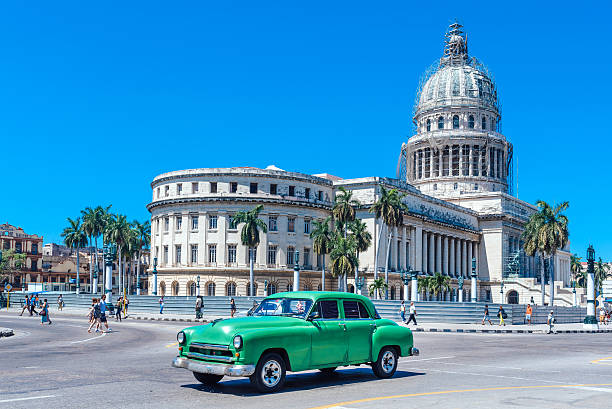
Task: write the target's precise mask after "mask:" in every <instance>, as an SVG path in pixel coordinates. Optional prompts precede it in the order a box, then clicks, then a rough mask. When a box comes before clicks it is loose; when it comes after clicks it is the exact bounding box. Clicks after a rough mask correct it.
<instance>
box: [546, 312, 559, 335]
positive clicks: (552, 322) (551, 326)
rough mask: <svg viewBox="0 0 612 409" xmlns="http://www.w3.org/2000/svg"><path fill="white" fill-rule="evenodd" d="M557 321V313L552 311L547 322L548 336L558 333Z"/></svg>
mask: <svg viewBox="0 0 612 409" xmlns="http://www.w3.org/2000/svg"><path fill="white" fill-rule="evenodd" d="M556 321H557V319H556V318H555V312H554V311H553V310H550V314H548V319H547V320H546V323H547V324H548V331H547V332H546V333H547V334H556V333H557V330H556V329H555V322H556Z"/></svg>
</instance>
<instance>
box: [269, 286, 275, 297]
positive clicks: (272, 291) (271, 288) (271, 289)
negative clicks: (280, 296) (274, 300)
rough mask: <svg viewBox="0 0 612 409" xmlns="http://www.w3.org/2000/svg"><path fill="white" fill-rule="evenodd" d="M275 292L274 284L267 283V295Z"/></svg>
mask: <svg viewBox="0 0 612 409" xmlns="http://www.w3.org/2000/svg"><path fill="white" fill-rule="evenodd" d="M272 294H276V284H274V283H270V284H268V295H272Z"/></svg>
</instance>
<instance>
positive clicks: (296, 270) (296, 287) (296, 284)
mask: <svg viewBox="0 0 612 409" xmlns="http://www.w3.org/2000/svg"><path fill="white" fill-rule="evenodd" d="M293 291H300V252H299V250H296V251H295V264H294V265H293Z"/></svg>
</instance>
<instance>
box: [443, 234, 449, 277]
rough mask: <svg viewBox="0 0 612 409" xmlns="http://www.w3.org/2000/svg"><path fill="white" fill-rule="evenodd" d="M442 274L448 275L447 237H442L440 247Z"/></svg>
mask: <svg viewBox="0 0 612 409" xmlns="http://www.w3.org/2000/svg"><path fill="white" fill-rule="evenodd" d="M442 273H443V274H444V275H448V236H444V244H443V245H442Z"/></svg>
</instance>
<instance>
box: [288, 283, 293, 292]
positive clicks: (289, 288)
mask: <svg viewBox="0 0 612 409" xmlns="http://www.w3.org/2000/svg"><path fill="white" fill-rule="evenodd" d="M287 291H293V284H291V283H289V284H287Z"/></svg>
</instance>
